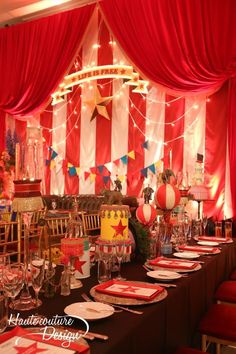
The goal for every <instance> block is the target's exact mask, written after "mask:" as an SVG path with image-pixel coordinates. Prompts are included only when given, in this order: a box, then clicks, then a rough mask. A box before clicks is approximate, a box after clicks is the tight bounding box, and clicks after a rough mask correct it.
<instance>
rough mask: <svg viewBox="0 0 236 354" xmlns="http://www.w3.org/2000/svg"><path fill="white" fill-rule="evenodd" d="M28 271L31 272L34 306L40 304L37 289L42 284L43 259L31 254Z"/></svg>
mask: <svg viewBox="0 0 236 354" xmlns="http://www.w3.org/2000/svg"><path fill="white" fill-rule="evenodd" d="M30 272H31V282H32V287H33V289H34V292H35V298H36V299H35V307H38V306H40V305H41V304H42V301H41V300H39V298H38V297H39V291H40V289H41V287H42V286H43V280H44V272H45V259H44V258H42V257H40V256H39V255H37V254H34V253H33V254H32V255H31V258H30Z"/></svg>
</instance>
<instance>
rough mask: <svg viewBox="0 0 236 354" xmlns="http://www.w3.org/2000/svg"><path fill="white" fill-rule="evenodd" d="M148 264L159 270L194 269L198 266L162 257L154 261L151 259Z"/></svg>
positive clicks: (190, 262) (194, 263)
mask: <svg viewBox="0 0 236 354" xmlns="http://www.w3.org/2000/svg"><path fill="white" fill-rule="evenodd" d="M149 264H151V265H154V266H157V267H161V268H173V269H194V268H196V267H197V266H198V265H199V263H198V262H192V261H186V260H183V261H182V260H177V259H173V258H162V257H158V258H156V259H153V260H152V261H149Z"/></svg>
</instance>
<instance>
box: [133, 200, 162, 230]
mask: <svg viewBox="0 0 236 354" xmlns="http://www.w3.org/2000/svg"><path fill="white" fill-rule="evenodd" d="M156 216H157V211H156V209H155V208H154V207H153V206H152V205H150V204H143V205H140V206H139V207H138V208H137V210H136V217H137V219H138V221H139V222H140V223H141V224H143V225H150V224H151V223H152V222H153V221H154V220H155V219H156Z"/></svg>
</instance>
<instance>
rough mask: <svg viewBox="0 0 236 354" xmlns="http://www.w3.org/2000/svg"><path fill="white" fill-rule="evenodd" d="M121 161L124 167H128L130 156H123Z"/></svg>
mask: <svg viewBox="0 0 236 354" xmlns="http://www.w3.org/2000/svg"><path fill="white" fill-rule="evenodd" d="M120 159H121V161H122V162H123V164H124V165H127V163H128V156H127V155H124V156H122V157H121V158H120Z"/></svg>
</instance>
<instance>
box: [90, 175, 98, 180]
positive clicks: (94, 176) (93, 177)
mask: <svg viewBox="0 0 236 354" xmlns="http://www.w3.org/2000/svg"><path fill="white" fill-rule="evenodd" d="M96 176H97V175H96V174H95V173H91V174H90V181H91V182H94V181H95V179H96Z"/></svg>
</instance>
